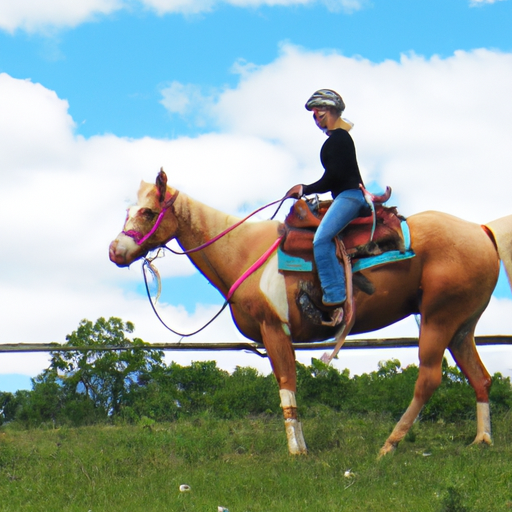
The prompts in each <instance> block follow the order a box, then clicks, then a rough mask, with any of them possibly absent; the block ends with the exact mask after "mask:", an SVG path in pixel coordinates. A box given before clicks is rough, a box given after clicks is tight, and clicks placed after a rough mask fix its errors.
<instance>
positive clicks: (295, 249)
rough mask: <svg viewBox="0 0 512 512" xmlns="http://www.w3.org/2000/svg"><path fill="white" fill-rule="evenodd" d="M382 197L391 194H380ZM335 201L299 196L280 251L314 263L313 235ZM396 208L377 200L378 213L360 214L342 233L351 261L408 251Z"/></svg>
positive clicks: (283, 233)
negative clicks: (366, 215)
mask: <svg viewBox="0 0 512 512" xmlns="http://www.w3.org/2000/svg"><path fill="white" fill-rule="evenodd" d="M376 198H377V199H378V200H381V199H387V198H389V194H386V195H384V196H376ZM331 204H332V201H318V200H317V199H316V198H315V199H308V200H303V199H299V200H298V201H297V202H296V203H295V204H294V205H293V206H292V207H291V209H290V212H289V213H288V215H287V217H286V219H285V221H284V224H283V227H282V233H281V234H282V235H283V241H282V242H281V246H280V250H281V251H282V252H283V253H285V254H288V255H290V256H292V257H298V258H302V259H303V260H305V261H311V262H314V258H313V238H314V236H315V232H316V229H317V228H318V226H319V225H320V222H321V221H322V219H323V217H324V215H325V213H326V212H327V210H328V209H329V207H330V205H331ZM404 220H405V219H404V218H403V217H402V216H401V215H399V214H398V212H397V209H396V207H394V206H392V207H387V206H384V205H383V204H382V203H381V202H375V203H374V215H370V216H368V217H359V218H357V219H355V220H353V221H352V222H351V223H350V224H348V226H346V227H345V229H344V230H343V232H342V233H341V234H339V235H338V237H337V238H338V239H339V240H340V241H341V242H342V243H343V245H344V247H345V250H346V252H347V254H348V255H349V256H350V259H351V260H355V259H360V258H368V257H370V256H378V255H380V254H383V253H385V252H388V251H399V252H401V253H403V252H405V251H406V247H405V244H404V238H403V235H402V221H404Z"/></svg>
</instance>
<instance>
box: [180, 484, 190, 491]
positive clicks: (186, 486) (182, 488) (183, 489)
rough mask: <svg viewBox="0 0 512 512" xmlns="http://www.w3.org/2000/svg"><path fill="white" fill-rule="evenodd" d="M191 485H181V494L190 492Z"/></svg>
mask: <svg viewBox="0 0 512 512" xmlns="http://www.w3.org/2000/svg"><path fill="white" fill-rule="evenodd" d="M190 490H191V489H190V485H187V484H181V485H180V492H190Z"/></svg>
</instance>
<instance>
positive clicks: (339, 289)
mask: <svg viewBox="0 0 512 512" xmlns="http://www.w3.org/2000/svg"><path fill="white" fill-rule="evenodd" d="M305 106H306V109H307V110H309V111H312V112H313V118H314V120H315V122H316V124H317V126H318V127H319V128H320V129H321V130H322V131H323V132H325V133H326V134H327V135H328V137H329V138H328V139H327V140H326V141H325V142H324V144H323V146H322V149H321V151H320V161H321V163H322V166H323V167H324V173H323V175H322V177H321V178H320V179H319V180H318V181H315V182H314V183H311V184H310V185H296V186H295V187H292V188H291V189H290V190H289V192H288V194H287V195H288V197H295V198H300V197H301V196H302V195H308V194H320V193H324V192H331V194H332V197H333V202H332V204H331V206H330V207H329V209H328V210H327V212H326V214H325V216H324V218H323V219H322V221H321V222H320V226H319V227H318V229H317V231H316V234H315V237H314V240H313V252H314V257H315V263H316V267H317V271H318V277H319V278H320V283H321V285H322V292H323V297H322V302H323V304H324V305H325V306H328V307H340V306H341V305H342V304H343V303H344V302H345V300H346V298H347V297H346V285H345V272H344V270H343V267H342V265H340V263H339V261H338V258H337V257H336V245H335V242H334V238H335V237H336V235H337V234H338V233H339V232H340V231H342V230H343V228H345V226H347V224H348V223H349V222H351V221H352V220H354V219H355V218H357V217H365V216H368V215H370V214H371V210H370V207H369V205H368V203H367V202H366V200H365V197H364V194H363V192H362V190H361V188H360V185H363V180H362V178H361V174H360V172H359V167H358V165H357V159H356V149H355V146H354V141H353V140H352V137H351V136H350V134H349V131H350V129H351V128H352V124H351V123H349V122H347V121H346V120H344V119H342V117H341V114H342V112H343V111H344V110H345V103H344V102H343V99H342V98H341V96H340V95H339V94H338V93H337V92H335V91H333V90H331V89H320V90H318V91H316V92H315V93H314V94H313V95H312V96H311V98H309V100H308V101H307V103H306V105H305Z"/></svg>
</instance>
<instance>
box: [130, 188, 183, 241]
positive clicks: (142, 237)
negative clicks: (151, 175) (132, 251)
mask: <svg viewBox="0 0 512 512" xmlns="http://www.w3.org/2000/svg"><path fill="white" fill-rule="evenodd" d="M179 193H180V191H179V190H176V192H174V194H173V195H172V196H171V197H170V198H169V199H168V200H167V201H165V203H163V205H162V210H161V211H160V213H159V214H158V217H157V219H156V221H155V223H154V224H153V227H152V228H151V230H150V231H149V232H148V233H147V234H146V235H143V234H142V233H141V232H140V231H136V230H135V229H129V230H128V231H121V233H122V234H123V235H126V236H129V237H130V238H132V239H133V240H134V242H135V243H136V244H137V245H142V244H143V243H144V242H145V241H146V240H147V239H148V238H150V237H151V236H153V234H154V233H155V231H156V230H157V229H158V228H159V227H160V223H161V222H162V219H163V218H164V215H165V214H166V213H167V210H168V209H169V208H173V205H174V203H175V201H176V199H177V198H178V194H179Z"/></svg>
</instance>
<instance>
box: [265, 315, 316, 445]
mask: <svg viewBox="0 0 512 512" xmlns="http://www.w3.org/2000/svg"><path fill="white" fill-rule="evenodd" d="M285 330H286V331H287V330H288V328H287V326H286V325H283V324H282V323H281V321H280V320H277V319H276V321H275V322H268V321H263V322H262V324H261V334H262V337H263V344H264V345H265V349H266V351H267V354H268V357H269V359H270V363H271V365H272V369H273V371H274V375H275V377H276V379H277V383H278V384H279V396H280V397H281V407H282V409H283V415H284V424H285V429H286V436H287V438H288V450H289V451H290V454H292V455H300V454H305V453H307V448H306V443H305V441H304V434H303V433H302V424H301V422H300V421H299V419H298V415H297V402H296V399H295V391H296V388H297V373H296V368H295V351H294V350H293V346H292V341H291V338H290V335H289V334H287V333H286V332H285Z"/></svg>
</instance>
